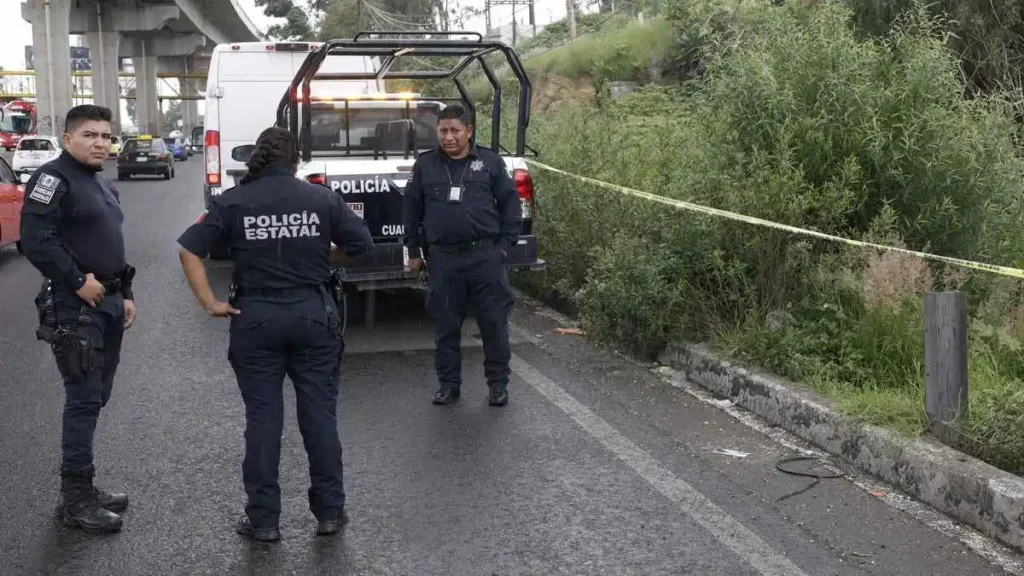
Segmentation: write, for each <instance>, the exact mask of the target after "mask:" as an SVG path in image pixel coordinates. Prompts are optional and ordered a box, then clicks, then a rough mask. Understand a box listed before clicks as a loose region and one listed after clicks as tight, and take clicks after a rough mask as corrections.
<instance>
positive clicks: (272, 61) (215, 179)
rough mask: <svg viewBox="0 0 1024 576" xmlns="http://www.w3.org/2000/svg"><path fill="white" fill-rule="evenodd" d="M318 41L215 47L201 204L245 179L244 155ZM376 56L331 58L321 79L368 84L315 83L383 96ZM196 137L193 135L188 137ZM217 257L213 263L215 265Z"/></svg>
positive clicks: (205, 120) (271, 120) (208, 86)
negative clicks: (343, 76) (344, 77)
mask: <svg viewBox="0 0 1024 576" xmlns="http://www.w3.org/2000/svg"><path fill="white" fill-rule="evenodd" d="M321 45H322V43H321V42H233V43H230V44H218V45H217V46H216V47H215V48H214V49H213V55H212V56H211V58H210V70H209V73H208V74H207V78H206V116H205V117H204V118H203V129H204V130H205V136H204V137H203V142H202V146H203V152H204V163H205V170H204V172H205V175H204V178H203V199H204V203H205V204H206V206H209V204H210V196H217V195H219V194H220V193H221V192H223V191H224V190H225V189H226V188H231V187H232V186H234V185H235V184H236V182H237V180H238V178H240V177H241V176H242V174H245V162H246V160H248V151H246V149H245V148H244V147H246V146H249V147H250V148H249V149H248V150H251V146H252V145H253V143H255V142H256V138H257V137H258V136H259V135H260V132H262V131H263V130H265V129H266V128H267V127H269V126H273V125H274V123H275V120H276V117H275V111H276V110H277V104H278V101H279V100H280V99H281V95H282V94H284V93H285V92H286V91H287V90H288V86H289V85H291V83H292V80H293V79H294V78H295V75H296V73H297V72H298V71H299V68H300V67H301V66H302V64H303V62H304V61H305V59H306V56H307V55H308V54H310V53H311V52H312V51H314V50H316V49H317V47H319V46H321ZM379 61H380V58H378V57H376V56H368V55H358V56H344V55H339V56H333V57H331V58H330V59H328V61H327V62H325V63H324V65H323V67H322V70H321V72H323V73H325V74H350V75H353V76H355V75H359V74H362V75H364V76H365V75H367V74H368V75H369V78H368V79H347V80H343V81H325V82H318V85H319V86H320V87H327V88H329V89H332V90H336V91H342V92H344V93H347V94H365V93H369V92H383V91H384V84H383V82H382V81H380V80H377V79H375V78H374V77H373V76H374V72H376V70H377V67H378V66H379ZM192 134H193V138H195V134H196V132H195V130H193V132H192ZM219 256H220V255H219V254H215V255H214V256H213V258H214V259H215V260H219V259H221V258H219Z"/></svg>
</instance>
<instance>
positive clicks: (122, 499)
mask: <svg viewBox="0 0 1024 576" xmlns="http://www.w3.org/2000/svg"><path fill="white" fill-rule="evenodd" d="M93 490H95V491H96V500H98V501H99V503H100V506H102V507H104V508H106V509H107V510H110V511H111V512H117V513H118V514H120V513H121V512H124V511H125V510H127V509H128V495H127V494H121V493H120V492H107V491H106V490H103V489H102V488H96V487H95V486H94V487H93Z"/></svg>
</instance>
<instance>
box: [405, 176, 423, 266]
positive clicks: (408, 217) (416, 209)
mask: <svg viewBox="0 0 1024 576" xmlns="http://www.w3.org/2000/svg"><path fill="white" fill-rule="evenodd" d="M420 171H421V169H420V161H419V160H416V162H415V163H414V164H413V165H412V175H411V176H410V177H409V182H408V183H406V185H405V193H404V194H403V195H402V231H403V238H402V242H403V243H404V244H405V247H406V248H408V249H409V258H419V257H420V256H421V252H420V249H421V248H423V244H424V243H425V241H424V238H423V237H422V236H421V235H420V229H421V226H422V225H423V187H422V186H421V185H420V179H421V175H420Z"/></svg>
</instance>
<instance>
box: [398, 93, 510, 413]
mask: <svg viewBox="0 0 1024 576" xmlns="http://www.w3.org/2000/svg"><path fill="white" fill-rule="evenodd" d="M437 134H438V141H439V142H440V147H439V148H438V149H434V150H431V151H428V152H425V153H424V154H422V155H421V156H420V157H419V158H417V160H416V162H415V163H414V164H413V168H412V175H411V177H410V178H409V183H408V184H407V185H406V188H405V193H404V198H403V208H402V212H403V216H404V218H403V221H404V230H405V234H406V236H405V238H404V240H403V241H404V243H405V245H406V247H408V249H409V267H410V269H411V270H412V271H413V272H414V273H419V271H420V270H421V269H422V267H423V259H422V254H421V253H422V252H424V251H425V252H426V262H427V280H428V281H427V287H428V293H427V309H428V311H429V312H430V315H431V317H432V319H433V321H434V343H435V347H436V348H435V352H434V367H435V370H436V371H437V379H438V381H439V386H438V389H437V391H436V392H435V393H434V397H433V400H432V401H433V403H435V404H450V403H452V402H454V401H455V400H456V399H458V398H459V397H460V396H461V386H462V355H461V352H460V346H461V336H462V323H463V321H464V320H465V317H466V310H467V307H468V305H470V304H472V305H473V306H474V308H476V311H477V325H478V326H479V328H480V335H481V337H482V338H483V343H484V374H485V376H486V378H487V386H488V387H489V389H490V393H489V394H488V397H487V401H488V403H489V404H490V405H492V406H504V405H505V404H506V403H508V381H509V375H510V373H511V369H510V367H509V362H510V360H511V357H512V350H511V347H510V345H509V334H508V321H509V313H510V312H511V310H512V291H511V289H510V287H509V283H508V273H507V271H506V268H505V261H506V258H507V257H508V252H509V250H510V249H511V247H512V246H514V245H515V244H516V242H518V240H519V234H520V229H521V226H522V207H521V205H520V203H519V195H518V194H517V192H516V189H515V186H514V184H513V183H512V180H511V178H509V176H508V173H507V171H506V168H505V162H504V160H502V158H501V157H500V156H499V155H497V154H496V153H494V152H492V151H490V150H488V149H485V148H479V147H477V145H476V144H475V143H473V142H472V140H471V139H472V136H473V125H472V123H471V121H470V119H469V116H468V114H467V113H466V110H465V109H464V108H463V107H462V106H458V105H453V106H449V107H447V108H445V109H444V110H442V111H441V113H440V115H439V117H438V125H437ZM424 249H425V250H424Z"/></svg>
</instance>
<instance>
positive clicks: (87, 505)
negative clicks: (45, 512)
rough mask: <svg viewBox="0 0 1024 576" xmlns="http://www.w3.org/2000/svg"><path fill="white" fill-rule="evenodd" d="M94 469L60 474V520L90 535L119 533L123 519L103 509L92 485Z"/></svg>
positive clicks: (68, 471) (67, 471)
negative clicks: (61, 498) (61, 502)
mask: <svg viewBox="0 0 1024 576" xmlns="http://www.w3.org/2000/svg"><path fill="white" fill-rule="evenodd" d="M92 476H93V471H92V469H88V470H64V471H62V472H61V488H60V491H61V496H62V497H63V505H62V506H61V520H62V521H63V522H64V525H65V526H69V527H72V528H81V529H82V530H84V531H86V532H90V533H102V532H117V531H118V530H120V529H121V517H120V516H118V515H117V514H115V513H113V512H111V511H110V510H107V509H106V508H104V507H103V506H101V505H100V501H99V498H97V496H96V489H95V488H94V487H93V485H92Z"/></svg>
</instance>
